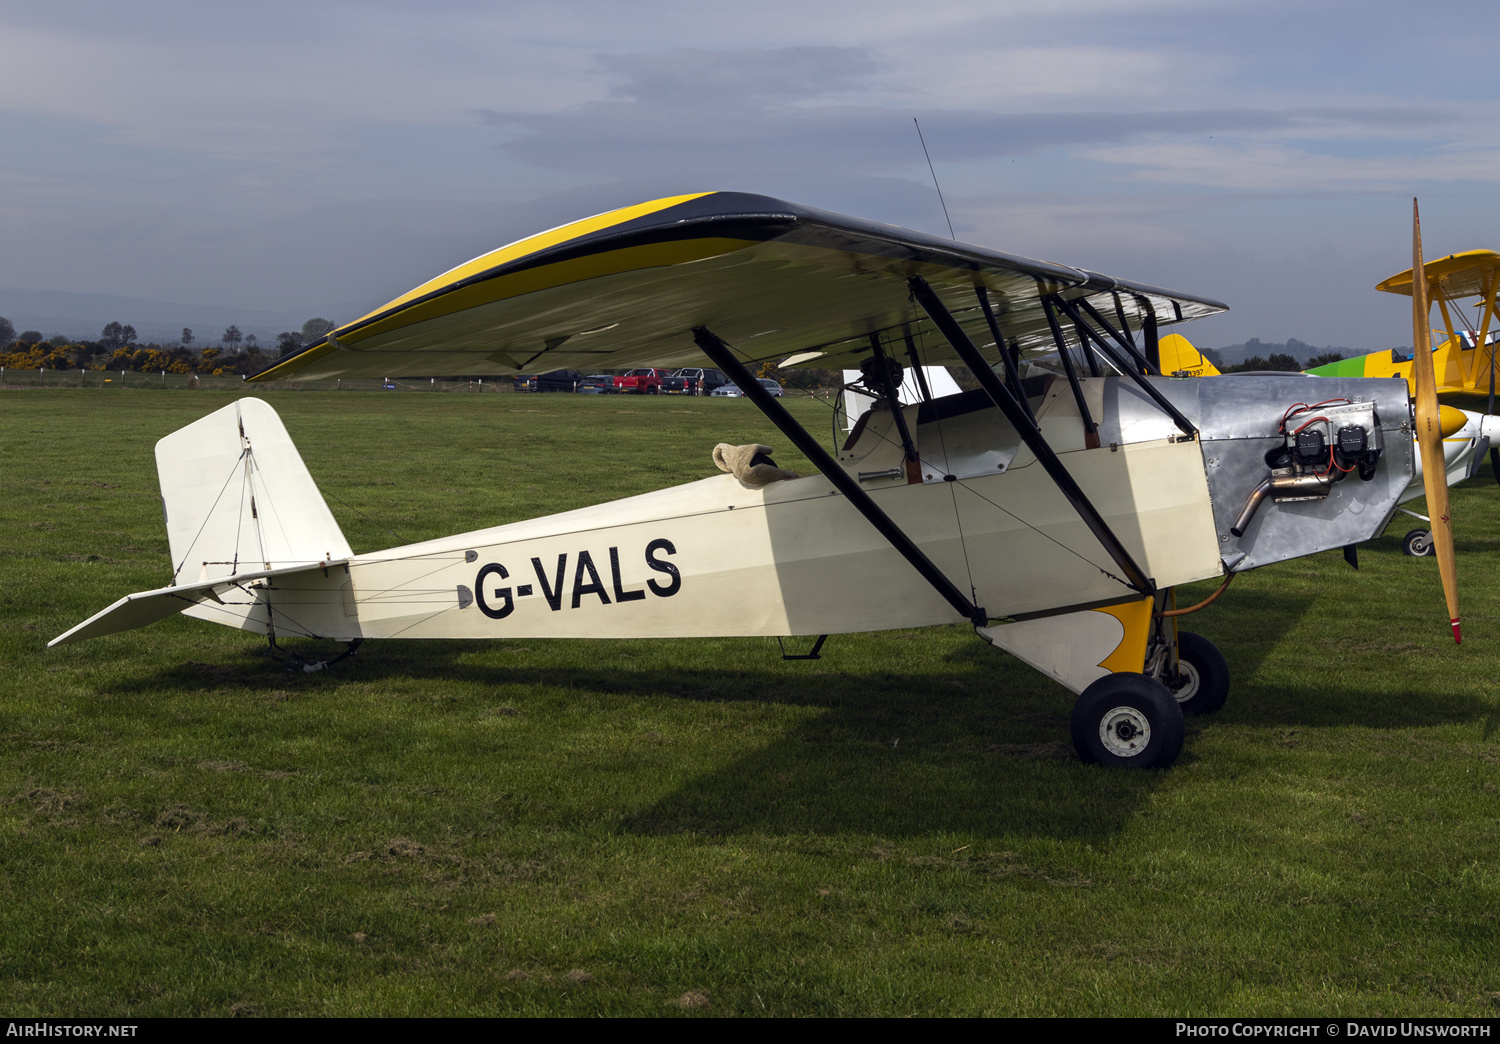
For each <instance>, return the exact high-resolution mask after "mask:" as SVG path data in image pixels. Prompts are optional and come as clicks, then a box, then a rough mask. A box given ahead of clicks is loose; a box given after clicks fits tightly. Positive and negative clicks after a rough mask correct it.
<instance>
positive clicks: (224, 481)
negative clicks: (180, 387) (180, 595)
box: [156, 399, 351, 584]
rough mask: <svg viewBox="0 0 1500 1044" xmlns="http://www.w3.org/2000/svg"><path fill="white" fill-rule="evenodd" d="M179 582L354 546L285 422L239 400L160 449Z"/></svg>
mask: <svg viewBox="0 0 1500 1044" xmlns="http://www.w3.org/2000/svg"><path fill="white" fill-rule="evenodd" d="M156 474H157V478H158V480H159V481H160V483H161V498H162V508H163V510H164V511H165V512H166V516H167V542H168V543H169V545H170V546H171V549H172V582H173V583H174V584H184V583H199V582H202V581H206V580H214V579H219V578H222V577H229V576H235V575H238V574H240V573H245V572H251V571H258V570H260V571H263V570H280V569H287V568H293V567H298V566H312V565H323V564H326V563H328V562H331V561H337V560H341V559H347V558H349V557H350V554H351V552H350V550H349V542H348V541H347V540H345V539H344V533H343V531H342V530H341V529H339V524H338V523H337V522H336V521H334V518H333V514H332V512H330V511H329V510H328V505H327V504H326V503H325V502H324V500H323V495H322V494H321V493H319V492H318V487H317V484H316V483H314V482H313V479H312V476H311V475H309V474H308V472H307V465H305V464H303V463H302V457H301V455H300V454H299V453H298V452H297V447H296V446H295V445H293V444H292V439H291V436H289V435H288V434H287V432H286V428H285V427H283V426H282V423H281V418H280V417H278V416H277V415H276V411H275V410H273V409H272V408H271V407H270V406H269V405H268V404H266V403H265V402H263V401H261V400H260V399H240V400H239V401H238V402H234V403H231V404H230V405H228V406H225V407H224V408H223V409H221V410H217V411H215V412H214V413H210V414H209V415H208V416H207V417H204V418H203V419H202V420H199V421H195V422H194V423H192V424H189V425H188V426H187V427H185V428H181V429H179V430H177V431H174V432H173V433H172V434H170V435H168V436H167V437H166V438H164V439H162V440H161V441H160V442H158V443H157V444H156Z"/></svg>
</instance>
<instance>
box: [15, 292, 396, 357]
mask: <svg viewBox="0 0 1500 1044" xmlns="http://www.w3.org/2000/svg"><path fill="white" fill-rule="evenodd" d="M377 304H378V302H377ZM372 307H374V305H365V304H362V303H359V304H355V303H349V302H346V303H344V304H343V305H338V306H333V307H331V308H329V309H328V310H325V311H322V312H317V313H311V312H310V313H308V314H307V315H300V314H293V313H291V312H285V311H278V310H273V309H257V308H236V307H232V306H229V305H222V306H221V305H203V304H182V303H178V302H172V301H152V300H148V299H146V298H142V297H120V296H116V295H114V294H75V293H68V292H66V291H62V290H16V289H9V288H5V287H0V316H4V317H5V318H7V319H9V320H10V321H11V323H12V324H14V325H15V328H16V331H17V332H18V333H19V332H20V331H22V330H38V331H40V332H41V334H42V336H43V337H52V336H53V335H54V334H61V335H63V336H64V337H66V338H68V339H69V340H72V341H83V340H89V341H92V340H96V339H98V337H99V334H100V331H102V330H103V329H104V327H105V324H107V323H125V324H126V325H129V326H133V327H135V330H136V336H137V338H138V339H139V340H140V341H141V342H143V343H149V342H156V343H159V344H165V343H167V342H171V341H175V340H177V338H178V337H179V336H181V334H182V328H183V327H184V326H186V327H189V328H190V329H191V330H192V331H193V337H194V340H195V342H196V343H197V344H200V345H204V346H207V345H211V344H218V343H219V338H220V337H221V336H222V335H223V333H224V329H225V328H226V327H228V326H230V325H231V324H232V325H234V326H238V327H239V328H240V333H241V334H245V335H248V334H254V335H255V337H256V340H258V341H259V342H260V343H261V345H262V346H265V347H269V346H271V345H274V344H275V343H276V335H277V334H278V333H281V332H282V331H283V330H300V329H302V324H303V323H304V322H306V321H307V320H308V319H311V318H313V316H314V315H315V314H316V315H319V316H322V317H324V318H328V319H332V320H334V321H336V322H348V321H349V320H350V319H353V318H356V317H358V316H361V315H364V314H365V313H366V312H368V311H369V310H370V309H371V308H372Z"/></svg>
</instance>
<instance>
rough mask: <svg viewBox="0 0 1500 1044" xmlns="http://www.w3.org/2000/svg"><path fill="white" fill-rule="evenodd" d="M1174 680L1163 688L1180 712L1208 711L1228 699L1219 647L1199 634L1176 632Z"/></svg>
mask: <svg viewBox="0 0 1500 1044" xmlns="http://www.w3.org/2000/svg"><path fill="white" fill-rule="evenodd" d="M1177 661H1178V666H1179V672H1178V676H1177V681H1176V683H1175V684H1174V683H1170V682H1169V683H1168V684H1167V689H1168V691H1169V692H1171V693H1172V696H1173V698H1174V699H1176V700H1177V706H1179V707H1181V708H1182V713H1184V714H1212V713H1213V712H1214V711H1216V710H1218V709H1219V708H1220V707H1223V706H1224V701H1225V700H1227V699H1228V698H1229V663H1228V661H1227V660H1225V659H1224V654H1223V653H1221V652H1219V647H1218V646H1217V645H1215V644H1214V643H1213V642H1211V641H1209V640H1208V639H1207V638H1205V637H1203V635H1201V634H1194V633H1193V632H1192V631H1178V632H1177Z"/></svg>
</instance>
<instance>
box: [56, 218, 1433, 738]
mask: <svg viewBox="0 0 1500 1044" xmlns="http://www.w3.org/2000/svg"><path fill="white" fill-rule="evenodd" d="M1223 308H1224V306H1223V305H1221V304H1219V303H1217V302H1215V301H1211V300H1206V299H1204V298H1201V297H1195V296H1192V295H1189V294H1183V293H1176V292H1172V291H1168V290H1163V289H1160V288H1157V287H1152V286H1147V285H1144V284H1139V283H1132V282H1127V281H1124V280H1118V279H1114V278H1111V277H1107V276H1102V275H1099V274H1097V273H1094V272H1089V271H1085V270H1082V269H1077V268H1070V267H1067V266H1063V265H1057V264H1050V263H1047V262H1042V261H1034V260H1030V259H1027V258H1022V257H1016V256H1012V255H1008V254H1002V253H998V252H995V251H991V250H986V249H982V248H978V247H972V246H965V245H960V244H956V243H952V242H948V241H945V240H940V239H936V238H933V237H930V236H926V235H923V234H920V233H916V232H911V231H908V230H905V229H900V228H895V227H892V226H888V225H878V224H873V223H869V222H864V221H859V220H856V219H853V218H848V217H843V216H840V215H836V214H830V213H826V212H823V211H818V210H812V209H809V208H806V207H801V206H796V205H793V204H789V203H785V202H782V201H780V200H775V199H769V198H766V197H763V196H753V195H745V194H738V193H725V192H714V193H703V194H696V195H687V196H677V197H673V198H670V199H661V200H656V201H654V202H651V203H645V204H642V205H640V206H635V207H629V208H626V209H623V210H618V211H613V212H611V213H608V214H602V215H599V216H597V217H593V218H589V219H587V220H584V221H580V222H576V223H574V224H571V225H566V226H563V227H561V228H556V229H553V230H551V231H549V232H544V233H541V234H539V235H536V236H533V237H531V238H529V239H524V240H521V241H519V242H516V243H513V244H511V245H509V246H506V247H502V248H501V249H499V250H496V251H494V252H492V253H489V254H485V255H484V256H482V257H479V258H476V259H474V260H473V261H470V262H468V263H467V264H464V265H461V266H459V267H457V268H455V269H453V270H451V271H449V272H446V273H444V274H443V275H441V276H439V277H437V278H436V279H434V280H432V281H431V282H428V283H425V284H423V285H422V286H419V287H417V288H416V289H415V290H413V291H411V293H409V294H406V295H404V296H402V297H400V298H398V299H396V300H395V301H392V302H391V303H390V304H388V305H386V306H385V307H383V308H380V309H378V310H377V311H375V312H373V313H371V314H370V315H367V316H365V317H364V318H362V319H359V320H358V321H356V322H352V323H349V324H347V325H345V326H342V327H340V328H338V329H337V330H335V331H333V332H332V333H330V334H329V335H328V336H327V337H325V338H323V339H322V340H320V341H318V342H316V343H314V344H311V345H307V346H305V347H303V348H302V349H301V350H299V351H296V352H293V353H291V354H289V355H288V356H286V357H284V358H282V359H281V360H279V361H278V362H277V363H276V364H275V365H273V366H272V367H271V368H269V369H268V370H266V371H265V372H263V373H261V374H259V375H258V376H257V377H255V378H254V380H256V381H281V380H298V379H311V378H332V377H368V376H375V377H385V376H399V375H413V376H416V375H420V376H441V375H446V374H474V373H479V372H496V373H515V372H521V371H531V370H535V369H538V368H545V369H552V368H560V367H573V368H578V369H581V370H585V371H592V370H595V369H598V368H600V367H610V368H620V367H629V366H648V365H649V366H662V365H673V366H685V365H702V364H703V362H704V360H705V358H706V359H707V360H708V362H709V364H710V365H712V366H715V367H717V368H719V369H721V370H723V371H724V372H725V373H726V374H729V375H730V377H731V378H732V379H733V380H734V382H735V383H736V384H737V385H738V386H739V387H740V388H741V389H742V390H743V392H744V393H745V396H746V397H747V398H749V399H750V400H751V401H753V402H754V403H755V404H756V405H757V406H758V407H759V408H760V410H761V411H762V412H763V413H764V414H765V416H766V417H767V419H768V420H769V421H770V422H771V424H773V425H774V426H775V427H776V428H777V429H778V430H779V431H780V432H781V435H782V437H783V438H785V439H786V440H788V441H789V442H790V443H791V444H792V445H794V446H796V447H797V449H798V450H800V451H801V452H802V453H803V454H804V455H805V456H806V457H807V459H808V460H810V461H811V462H812V463H813V465H814V467H815V468H816V469H817V473H816V474H812V475H807V476H804V477H796V476H793V475H791V474H790V473H788V472H786V471H783V470H782V469H780V468H778V467H777V466H775V464H774V462H772V461H770V460H769V459H768V458H767V456H766V452H765V451H764V450H763V449H762V448H759V447H733V446H720V447H718V450H717V452H716V453H715V458H716V460H717V461H718V462H719V463H720V465H721V467H722V468H723V469H724V470H725V471H726V473H725V474H722V475H719V476H717V477H714V478H708V479H703V480H701V481H697V482H690V483H688V484H686V485H681V486H677V487H674V488H670V489H664V490H660V491H657V492H654V493H647V494H644V495H642V496H636V497H631V498H628V499H626V500H621V501H616V502H613V503H608V504H601V505H598V506H596V507H591V508H586V509H582V510H578V511H570V512H567V513H564V514H559V515H553V516H550V517H545V518H538V519H534V520H532V521H528V522H519V523H515V524H512V525H505V526H499V527H496V528H492V529H485V530H480V531H477V532H473V533H464V534H460V535H458V536H453V537H448V538H444V539H440V540H431V541H427V542H425V543H420V544H415V545H410V546H406V547H397V548H391V549H388V550H384V551H377V552H371V553H363V554H355V553H353V551H352V550H351V549H350V547H349V545H348V543H347V542H346V541H345V539H344V537H343V535H342V533H341V532H340V530H339V527H338V525H337V523H336V522H335V521H334V519H333V516H332V514H331V513H330V512H329V510H328V508H327V507H326V505H325V504H324V502H323V499H322V497H321V496H320V495H319V493H318V491H317V489H316V487H315V486H314V484H313V482H312V479H311V478H310V476H309V475H308V473H307V470H306V468H305V467H304V466H303V464H302V461H301V459H300V457H299V456H298V455H297V451H296V449H295V448H294V447H293V445H292V443H291V441H290V439H289V438H288V437H287V434H286V432H285V430H284V428H283V427H282V425H281V423H280V421H279V419H278V418H277V417H276V414H275V413H274V412H273V411H272V409H271V407H270V406H268V405H266V404H265V403H264V402H261V401H259V400H257V399H251V398H247V399H242V400H240V401H239V402H237V403H234V404H232V405H230V406H227V407H225V408H224V409H222V410H219V411H218V412H217V413H214V414H211V415H210V416H208V417H205V418H203V419H202V420H199V421H197V422H196V423H194V424H192V425H189V426H188V427H186V428H184V429H182V430H181V431H178V432H176V433H174V434H172V435H169V436H167V437H166V438H164V439H163V440H162V441H161V442H160V443H159V444H158V446H157V462H158V470H159V474H160V477H161V486H162V495H163V498H164V501H165V503H166V508H167V528H168V534H169V538H170V545H171V551H172V579H171V584H170V585H169V586H166V587H163V588H161V589H159V590H155V591H147V592H142V593H140V594H135V595H130V596H128V597H126V598H123V599H121V600H120V601H119V602H116V603H115V604H114V605H112V606H110V607H109V608H108V609H105V610H104V611H102V612H100V613H99V614H97V615H96V616H94V617H92V618H91V619H89V620H87V621H85V622H84V623H82V624H79V625H78V626H77V627H75V628H73V629H72V630H70V631H68V632H67V633H66V634H63V635H61V636H60V637H58V638H57V639H55V641H54V644H57V643H61V642H72V641H78V640H80V639H83V638H89V637H93V636H95V635H102V634H108V633H110V632H114V631H119V630H122V629H125V628H129V627H136V626H140V625H143V624H146V623H150V622H151V621H153V620H157V619H161V618H164V617H166V616H169V615H172V614H174V613H177V612H183V613H185V614H187V615H189V616H193V617H197V618H200V619H205V620H211V621H214V622H218V623H223V624H227V625H229V626H232V627H238V628H243V629H246V630H250V631H255V632H259V633H262V634H267V635H270V636H271V637H272V639H273V640H274V639H275V638H276V637H278V636H288V635H303V636H316V637H323V638H331V639H338V640H341V641H345V642H348V643H351V648H352V646H353V643H356V642H359V641H361V640H363V639H367V638H513V637H518V636H528V637H577V638H647V637H663V638H665V637H694V636H723V635H768V636H792V635H807V636H826V635H828V634H833V633H841V632H850V631H877V630H884V629H894V628H910V627H918V626H926V625H938V624H951V623H955V622H968V623H970V624H972V625H973V627H974V628H975V630H976V631H977V632H978V633H979V634H980V635H981V636H982V637H983V638H985V639H986V640H988V641H990V642H992V643H993V644H995V645H997V646H999V647H1001V648H1003V649H1006V650H1008V651H1010V652H1012V653H1014V654H1015V655H1017V656H1019V657H1020V658H1022V659H1023V660H1025V661H1026V662H1028V663H1030V664H1032V665H1033V666H1035V667H1036V668H1038V669H1039V670H1041V671H1042V672H1044V673H1045V674H1047V675H1049V676H1050V677H1052V678H1055V679H1057V680H1058V681H1060V682H1061V683H1063V684H1064V685H1066V686H1068V687H1069V688H1071V689H1072V690H1073V691H1074V692H1077V693H1079V694H1080V695H1079V698H1078V701H1077V703H1076V705H1075V708H1074V712H1073V722H1072V731H1073V739H1074V743H1075V745H1076V747H1077V749H1078V752H1079V754H1080V755H1082V756H1083V757H1084V758H1086V759H1089V760H1093V761H1099V762H1104V763H1107V764H1114V765H1126V766H1151V765H1167V764H1170V763H1171V762H1172V761H1173V760H1174V759H1175V758H1176V757H1177V754H1178V752H1179V750H1180V748H1181V745H1182V741H1183V717H1182V715H1183V711H1184V709H1186V710H1187V711H1189V712H1192V711H1208V710H1214V709H1217V707H1218V706H1219V705H1220V704H1222V702H1223V700H1224V697H1225V694H1226V693H1227V691H1228V684H1229V676H1228V669H1227V667H1226V666H1225V664H1224V660H1223V657H1222V656H1220V655H1219V653H1218V651H1217V650H1216V649H1214V648H1213V646H1212V645H1211V644H1210V643H1208V642H1207V641H1206V640H1204V639H1202V638H1199V637H1197V636H1193V635H1189V634H1187V633H1186V632H1181V633H1179V632H1178V630H1177V627H1176V620H1177V618H1178V615H1179V614H1180V613H1182V612H1184V611H1191V610H1179V609H1177V608H1176V607H1175V598H1174V589H1175V588H1176V587H1177V586H1178V585H1180V584H1185V583H1191V582H1194V581H1199V580H1204V579H1208V578H1217V577H1223V578H1224V581H1225V583H1226V584H1227V582H1228V580H1229V578H1231V577H1232V576H1233V574H1235V573H1237V572H1242V571H1244V570H1247V569H1251V568H1254V567H1256V566H1260V565H1265V564H1268V563H1273V562H1280V561H1283V560H1285V559H1288V558H1293V557H1296V556H1299V555H1307V554H1312V553H1314V552H1318V551H1324V550H1329V549H1334V548H1341V547H1344V546H1346V545H1348V544H1352V543H1357V542H1359V541H1362V540H1366V539H1369V538H1370V537H1372V536H1374V535H1375V534H1377V533H1378V532H1379V531H1380V530H1381V528H1382V527H1383V526H1384V525H1385V523H1386V521H1387V520H1388V519H1389V518H1390V516H1391V513H1392V512H1393V511H1394V510H1395V509H1396V504H1397V501H1398V499H1399V497H1400V496H1401V494H1402V493H1403V491H1405V489H1406V487H1407V485H1408V483H1409V481H1410V480H1411V476H1412V451H1411V446H1412V441H1411V430H1412V427H1411V426H1412V414H1411V411H1410V408H1409V406H1408V400H1407V392H1406V385H1405V383H1404V382H1402V381H1399V380H1384V381H1381V380H1354V379H1349V380H1344V379H1328V378H1293V379H1286V378H1280V379H1277V378H1265V379H1257V378H1245V379H1240V380H1235V381H1227V380H1224V381H1214V380H1181V379H1171V378H1164V377H1162V376H1161V375H1160V373H1159V370H1158V368H1157V367H1155V366H1153V364H1152V363H1151V361H1150V360H1151V359H1152V357H1153V356H1154V355H1155V354H1156V353H1157V351H1158V332H1157V331H1158V329H1159V327H1161V326H1163V325H1167V324H1173V323H1178V322H1181V321H1184V320H1188V319H1193V318H1197V317H1199V316H1205V315H1210V314H1213V313H1215V312H1219V311H1222V310H1223ZM1049 352H1057V353H1060V354H1059V359H1060V368H1061V372H1060V373H1058V374H1055V375H1047V376H1042V377H1037V378H1030V379H1026V380H1022V379H1021V378H1020V376H1019V373H1020V366H1021V364H1022V362H1023V361H1024V360H1026V359H1028V358H1031V357H1033V356H1037V355H1041V354H1043V353H1049ZM768 361H772V362H775V363H777V364H779V365H782V366H796V365H807V366H816V367H818V368H826V369H839V368H850V369H858V370H860V371H861V372H862V373H863V374H864V380H865V385H866V388H867V389H868V391H869V393H870V394H871V396H872V397H873V398H874V399H875V402H874V405H873V406H872V407H871V408H870V409H869V410H868V411H867V412H866V413H865V414H864V415H863V416H862V417H861V418H860V419H859V421H858V423H857V424H856V425H855V427H854V429H853V431H851V432H850V433H849V434H848V437H847V439H843V438H842V433H841V434H840V437H841V441H840V443H839V444H836V445H832V446H825V445H823V443H822V442H821V441H820V440H819V439H818V438H816V437H814V436H813V435H812V434H810V433H809V432H808V431H807V430H805V429H804V428H803V427H802V426H801V425H800V424H799V423H798V422H797V421H796V420H795V419H794V418H793V417H792V416H791V414H789V413H788V412H787V411H786V410H785V409H784V408H783V407H782V405H781V403H780V402H779V401H778V400H777V399H775V398H772V397H771V396H770V395H769V394H768V393H767V391H766V390H765V389H764V388H763V387H762V386H761V385H760V384H759V383H758V382H757V381H756V380H755V379H754V376H753V374H754V372H755V369H756V367H758V366H759V365H761V364H763V363H765V362H768ZM923 365H959V366H965V367H967V368H968V369H969V370H970V371H971V372H972V373H973V374H975V376H976V377H977V378H978V380H979V382H980V384H981V385H982V388H981V389H980V390H976V391H970V392H959V393H954V394H947V395H932V394H931V393H930V389H926V388H924V389H923V390H922V394H921V401H919V402H916V403H912V404H908V405H902V404H901V402H900V397H899V395H898V393H897V389H898V388H899V387H900V385H901V383H902V379H903V376H904V373H903V370H904V368H905V367H907V366H915V367H920V366H923ZM708 449H709V447H707V446H705V457H706V456H707V454H708ZM1221 589H1222V588H1221ZM819 644H820V645H821V638H820V639H819Z"/></svg>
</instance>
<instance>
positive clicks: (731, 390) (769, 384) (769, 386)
mask: <svg viewBox="0 0 1500 1044" xmlns="http://www.w3.org/2000/svg"><path fill="white" fill-rule="evenodd" d="M755 379H756V380H757V381H758V382H759V383H760V386H761V387H762V388H764V389H765V390H766V391H768V392H770V393H771V398H773V399H780V398H782V397H783V393H782V390H781V385H780V384H778V383H776V382H775V381H773V380H772V379H771V378H769V377H757V378H755ZM711 394H713V395H717V396H718V397H719V398H722V399H739V398H743V397H744V394H745V393H744V392H742V391H740V389H739V388H738V387H737V386H735V385H733V384H726V385H724V386H723V387H719V388H715V389H714V390H713V392H712V393H711Z"/></svg>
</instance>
